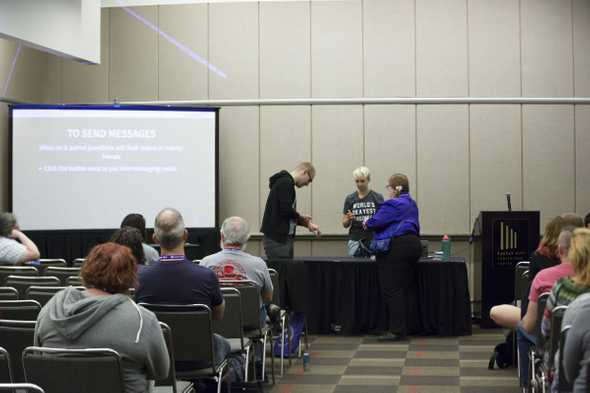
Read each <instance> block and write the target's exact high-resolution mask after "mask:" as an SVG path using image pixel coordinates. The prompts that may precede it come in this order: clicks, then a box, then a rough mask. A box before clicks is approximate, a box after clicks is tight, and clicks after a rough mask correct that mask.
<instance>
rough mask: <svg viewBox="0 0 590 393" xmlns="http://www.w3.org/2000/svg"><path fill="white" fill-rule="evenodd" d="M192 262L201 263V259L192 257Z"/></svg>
mask: <svg viewBox="0 0 590 393" xmlns="http://www.w3.org/2000/svg"><path fill="white" fill-rule="evenodd" d="M193 263H194V264H195V265H199V264H200V263H201V260H200V259H193Z"/></svg>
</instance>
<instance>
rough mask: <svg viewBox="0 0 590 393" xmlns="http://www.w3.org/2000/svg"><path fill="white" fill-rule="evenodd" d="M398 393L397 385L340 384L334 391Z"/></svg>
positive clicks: (344, 392) (346, 392) (340, 392)
mask: <svg viewBox="0 0 590 393" xmlns="http://www.w3.org/2000/svg"><path fill="white" fill-rule="evenodd" d="M361 392H362V393H397V386H379V385H338V386H336V389H334V393H361Z"/></svg>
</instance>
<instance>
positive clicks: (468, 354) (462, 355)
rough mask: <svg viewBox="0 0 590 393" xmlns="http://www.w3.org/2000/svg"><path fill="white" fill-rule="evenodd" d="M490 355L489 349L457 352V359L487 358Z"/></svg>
mask: <svg viewBox="0 0 590 393" xmlns="http://www.w3.org/2000/svg"><path fill="white" fill-rule="evenodd" d="M490 356H492V353H491V352H490V351H481V352H480V351H477V352H475V351H469V352H459V359H468V360H476V359H489V358H490Z"/></svg>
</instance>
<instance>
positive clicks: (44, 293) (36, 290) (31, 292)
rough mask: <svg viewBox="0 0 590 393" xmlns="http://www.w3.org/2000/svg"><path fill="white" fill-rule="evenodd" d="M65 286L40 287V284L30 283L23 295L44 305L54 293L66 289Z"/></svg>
mask: <svg viewBox="0 0 590 393" xmlns="http://www.w3.org/2000/svg"><path fill="white" fill-rule="evenodd" d="M66 288H67V287H42V286H36V285H32V286H30V287H28V288H27V292H26V295H25V297H26V298H27V299H29V300H36V301H38V302H39V304H40V305H41V307H43V306H44V305H46V304H47V302H48V301H49V299H51V298H52V297H53V295H55V294H56V293H58V292H59V291H61V290H63V289H66ZM77 288H78V289H80V288H82V289H84V287H77Z"/></svg>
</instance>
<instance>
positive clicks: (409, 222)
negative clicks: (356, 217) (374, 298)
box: [365, 173, 421, 340]
mask: <svg viewBox="0 0 590 393" xmlns="http://www.w3.org/2000/svg"><path fill="white" fill-rule="evenodd" d="M386 187H387V191H388V192H389V197H390V199H388V200H387V201H385V202H384V203H383V204H381V206H380V207H379V209H378V210H377V212H376V213H375V215H374V216H373V217H372V218H370V219H368V220H367V221H365V226H366V228H368V229H372V230H374V231H375V236H374V239H375V241H381V243H387V242H388V240H389V248H388V249H387V247H385V250H382V252H381V253H380V255H378V256H377V267H378V272H379V286H380V291H381V298H382V299H383V302H384V304H385V310H386V312H387V318H386V321H387V323H388V325H387V331H386V332H385V334H384V335H382V336H380V337H379V338H380V339H381V340H398V339H403V338H404V337H405V336H406V335H407V334H408V333H409V331H410V332H411V330H412V329H413V327H414V326H415V322H414V319H415V317H416V314H415V313H412V312H411V311H412V310H415V309H416V299H415V293H416V278H415V271H414V266H415V264H416V262H418V259H420V254H421V245H420V238H419V237H418V236H419V235H420V224H419V222H418V206H416V202H415V201H414V200H413V199H412V198H411V197H410V194H409V192H410V185H409V181H408V177H407V176H406V175H403V174H400V173H397V174H395V175H393V176H391V177H390V178H389V182H388V184H387V186H386ZM382 245H383V244H382Z"/></svg>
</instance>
